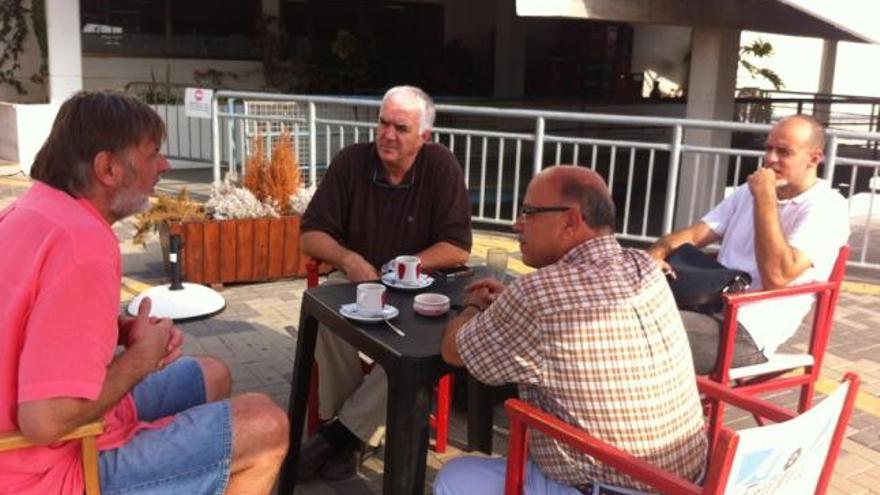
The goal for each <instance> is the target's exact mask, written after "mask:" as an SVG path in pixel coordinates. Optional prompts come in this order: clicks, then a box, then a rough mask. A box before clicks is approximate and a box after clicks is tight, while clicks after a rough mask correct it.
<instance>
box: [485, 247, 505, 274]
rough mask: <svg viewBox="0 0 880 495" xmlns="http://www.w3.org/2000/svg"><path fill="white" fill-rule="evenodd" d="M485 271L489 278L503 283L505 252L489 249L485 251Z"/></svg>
mask: <svg viewBox="0 0 880 495" xmlns="http://www.w3.org/2000/svg"><path fill="white" fill-rule="evenodd" d="M486 269H487V270H488V271H489V276H490V277H492V278H494V279H495V280H497V281H499V282H502V283H503V282H504V276H505V274H506V273H507V250H505V249H502V248H490V249H489V250H488V251H486Z"/></svg>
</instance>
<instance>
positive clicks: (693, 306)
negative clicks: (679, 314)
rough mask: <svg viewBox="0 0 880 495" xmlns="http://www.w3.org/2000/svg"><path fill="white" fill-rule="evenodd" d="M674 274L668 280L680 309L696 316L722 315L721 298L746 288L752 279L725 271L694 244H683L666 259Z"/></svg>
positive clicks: (748, 276)
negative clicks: (706, 314) (720, 312)
mask: <svg viewBox="0 0 880 495" xmlns="http://www.w3.org/2000/svg"><path fill="white" fill-rule="evenodd" d="M666 262H667V263H669V266H671V267H672V270H673V271H674V272H675V278H672V277H671V276H668V277H667V281H668V282H669V288H670V289H672V295H673V296H675V303H676V304H677V305H678V308H679V309H686V310H689V311H697V312H699V313H717V312H719V311H721V306H722V300H721V295H722V294H724V293H726V292H740V291H744V290H746V289H748V288H749V284H751V283H752V277H751V275H749V274H748V273H746V272H744V271H742V270H735V269H732V268H727V267H726V266H724V265H722V264H721V263H719V262H717V261H716V260H715V259H714V258H712V257H711V256H709V255H707V254H706V253H704V252H703V251H701V250H700V249H698V248H697V247H696V246H694V245H693V244H682V245H681V246H679V247H678V248H676V249H675V250H674V251H672V252H671V253H669V256H667V257H666Z"/></svg>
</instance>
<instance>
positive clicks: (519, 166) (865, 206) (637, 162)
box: [211, 91, 880, 268]
mask: <svg viewBox="0 0 880 495" xmlns="http://www.w3.org/2000/svg"><path fill="white" fill-rule="evenodd" d="M245 101H259V102H279V103H282V102H283V103H285V104H286V105H287V107H286V108H288V110H290V109H294V110H293V111H292V112H287V113H285V114H284V115H277V114H276V115H272V114H265V112H263V113H264V114H262V115H254V114H251V113H247V112H245V108H246V105H244V102H245ZM213 105H214V112H213V115H214V117H213V119H212V122H211V125H212V144H213V152H212V157H213V166H214V179H215V180H218V181H219V180H220V179H221V172H222V168H221V166H222V165H225V166H226V167H227V168H228V169H230V170H240V169H242V168H243V167H244V164H245V162H246V157H247V153H248V148H249V144H248V143H249V139H252V137H251V138H249V137H248V136H247V129H248V127H249V125H251V124H247V123H254V122H264V123H270V122H272V123H278V124H279V125H282V126H284V127H285V128H286V129H287V130H288V131H289V132H291V134H292V136H293V137H294V143H295V146H296V149H297V152H298V154H299V157H300V164H301V167H302V168H303V172H304V175H305V176H306V177H307V181H306V182H307V184H317V183H318V182H319V180H320V176H321V174H322V173H323V171H324V170H325V169H326V166H327V165H328V164H329V163H330V161H331V159H332V157H333V156H334V155H335V154H336V152H337V151H338V150H339V149H341V148H342V147H344V146H346V145H349V144H351V143H354V142H364V141H371V140H373V137H374V126H375V122H376V116H377V109H378V107H379V101H378V100H366V99H353V98H335V97H317V96H307V95H273V94H266V93H250V92H233V91H220V92H217V93H216V94H215V99H214V102H213ZM251 127H253V126H252V125H251ZM769 128H770V126H769V125H763V124H747V123H735V122H719V121H709V120H692V119H671V118H661V117H636V116H623V115H610V114H587V113H573V112H559V111H540V110H521V109H507V108H493V107H471V106H461V105H437V123H436V126H435V128H434V130H433V136H434V137H433V139H434V140H435V141H436V142H440V143H442V144H444V145H446V146H447V147H448V148H449V149H450V150H451V151H452V152H453V153H454V154H455V155H456V157H457V158H458V160H459V162H460V163H461V165H462V168H463V170H464V175H465V180H466V183H467V186H468V191H469V194H470V197H471V202H472V213H473V220H474V221H475V222H478V223H483V224H492V225H512V224H513V222H514V221H515V218H516V212H517V211H518V209H519V206H520V205H521V201H522V196H523V194H524V191H525V186H526V185H527V184H528V181H529V179H530V178H531V177H532V176H533V175H534V174H535V173H537V172H539V171H540V170H542V169H543V168H545V167H547V166H550V165H552V164H556V163H569V164H577V165H581V166H585V167H590V168H592V169H594V170H596V171H597V172H598V173H599V174H600V175H602V176H603V178H604V179H605V180H606V182H607V183H608V186H609V189H610V190H611V192H612V195H613V197H614V200H615V203H616V204H617V205H618V217H619V218H618V225H617V233H618V236H619V237H621V238H623V239H627V240H634V241H645V242H650V241H653V240H655V239H656V238H657V237H658V236H660V235H662V234H663V233H666V232H669V231H670V230H672V228H673V225H685V224H689V223H692V222H693V221H695V220H697V219H699V218H700V217H701V216H702V215H703V214H704V213H705V212H706V211H707V209H708V208H709V207H710V206H711V205H714V204H717V203H718V202H719V201H720V200H721V199H722V198H723V197H724V194H725V193H726V192H727V191H729V190H730V189H731V188H732V187H733V186H736V185H738V184H740V183H742V182H744V181H745V178H746V177H747V176H748V174H749V173H751V171H752V170H754V169H755V168H757V167H758V166H760V165H761V162H762V159H763V152H762V151H760V149H761V148H762V147H763V140H764V137H765V136H766V133H767V131H768V130H769ZM707 131H708V132H722V133H723V132H727V133H731V134H732V136H733V138H732V143H733V144H732V145H731V146H730V147H713V146H696V145H692V144H689V141H688V139H687V137H688V136H690V135H691V133H700V132H707ZM275 134H277V133H275ZM273 135H274V134H273V133H271V132H269V133H266V134H265V135H264V137H265V138H266V139H267V144H269V145H270V146H271V142H272V139H273ZM620 136H626V137H624V138H621V137H620ZM633 136H642V138H641V139H639V138H637V137H636V138H634V137H633ZM852 139H858V140H861V141H871V142H880V134H878V133H864V132H850V131H838V130H832V131H829V140H828V147H827V155H826V160H825V163H824V166H823V167H822V170H821V172H820V173H821V174H822V176H823V177H825V178H826V179H828V180H830V181H831V182H832V184H833V185H834V186H835V187H838V188H839V189H840V190H841V192H842V193H843V194H844V195H845V196H847V197H849V198H850V201H851V204H854V203H858V205H857V206H858V208H861V210H864V211H861V210H859V211H858V212H856V214H855V219H856V220H857V221H856V222H855V223H853V232H854V236H853V238H851V240H850V243H851V244H852V245H853V255H852V256H851V260H850V264H852V265H858V266H865V267H871V268H880V252H877V253H874V255H873V256H872V255H871V253H870V248H871V243H870V238H871V234H872V228H873V227H872V218H873V213H874V209H873V207H874V206H873V203H874V201H873V188H872V187H871V186H873V185H880V179H875V178H876V177H877V175H878V168H880V161H878V160H873V159H868V158H864V157H858V156H841V153H840V152H841V151H842V147H841V143H843V142H846V141H847V140H852ZM267 147H268V146H267ZM865 194H867V196H865ZM856 200H857V201H856Z"/></svg>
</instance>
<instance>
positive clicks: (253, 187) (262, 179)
mask: <svg viewBox="0 0 880 495" xmlns="http://www.w3.org/2000/svg"><path fill="white" fill-rule="evenodd" d="M251 143H252V145H251V153H250V155H248V157H247V160H246V161H245V174H244V181H243V183H242V185H244V187H245V188H247V189H248V190H249V191H250V192H252V193H253V194H254V196H256V197H257V199H259V200H260V201H262V200H263V199H264V198H265V197H266V196H268V192H267V190H266V184H267V182H268V181H267V180H266V175H267V173H268V171H267V169H268V167H267V165H266V149H265V147H264V146H265V145H264V144H263V143H264V141H263V134H262V133H259V132H258V133H257V134H256V135H255V136H254V138H253V140H252V141H251Z"/></svg>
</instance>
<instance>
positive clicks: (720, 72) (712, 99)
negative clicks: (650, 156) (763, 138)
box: [674, 27, 740, 228]
mask: <svg viewBox="0 0 880 495" xmlns="http://www.w3.org/2000/svg"><path fill="white" fill-rule="evenodd" d="M739 38H740V32H739V31H738V30H729V29H718V28H703V27H698V28H694V30H693V34H692V46H691V62H690V69H689V75H688V86H687V109H686V111H685V115H686V117H687V118H689V119H707V120H722V121H731V120H732V119H733V105H734V96H735V95H734V92H735V90H736V69H737V64H738V61H739ZM684 142H685V143H686V144H689V145H693V146H711V147H715V148H727V147H729V146H730V132H722V131H709V130H703V129H689V130H687V131H686V132H685V135H684ZM714 159H715V157H714V155H706V154H695V153H685V154H684V155H683V157H682V161H681V173H680V175H679V183H678V184H679V185H678V198H677V200H676V208H675V220H674V226H675V228H681V227H684V226H687V225H690V224H691V223H693V222H694V221H696V220H699V218H700V217H701V216H702V215H703V214H704V213H706V212H707V211H709V209H710V208H711V207H712V206H713V205H714V204H715V203H717V202H718V200H719V199H720V198H721V193H722V192H723V189H724V180H725V177H726V174H725V173H724V172H725V171H726V170H727V168H726V164H727V161H726V160H725V158H724V157H723V156H722V157H721V158H720V161H719V174H718V182H717V183H716V184H715V188H714V189H715V191H716V197H714V198H713V197H711V193H712V189H713V187H712V186H713V184H712V175H713V173H712V168H713V165H714Z"/></svg>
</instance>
